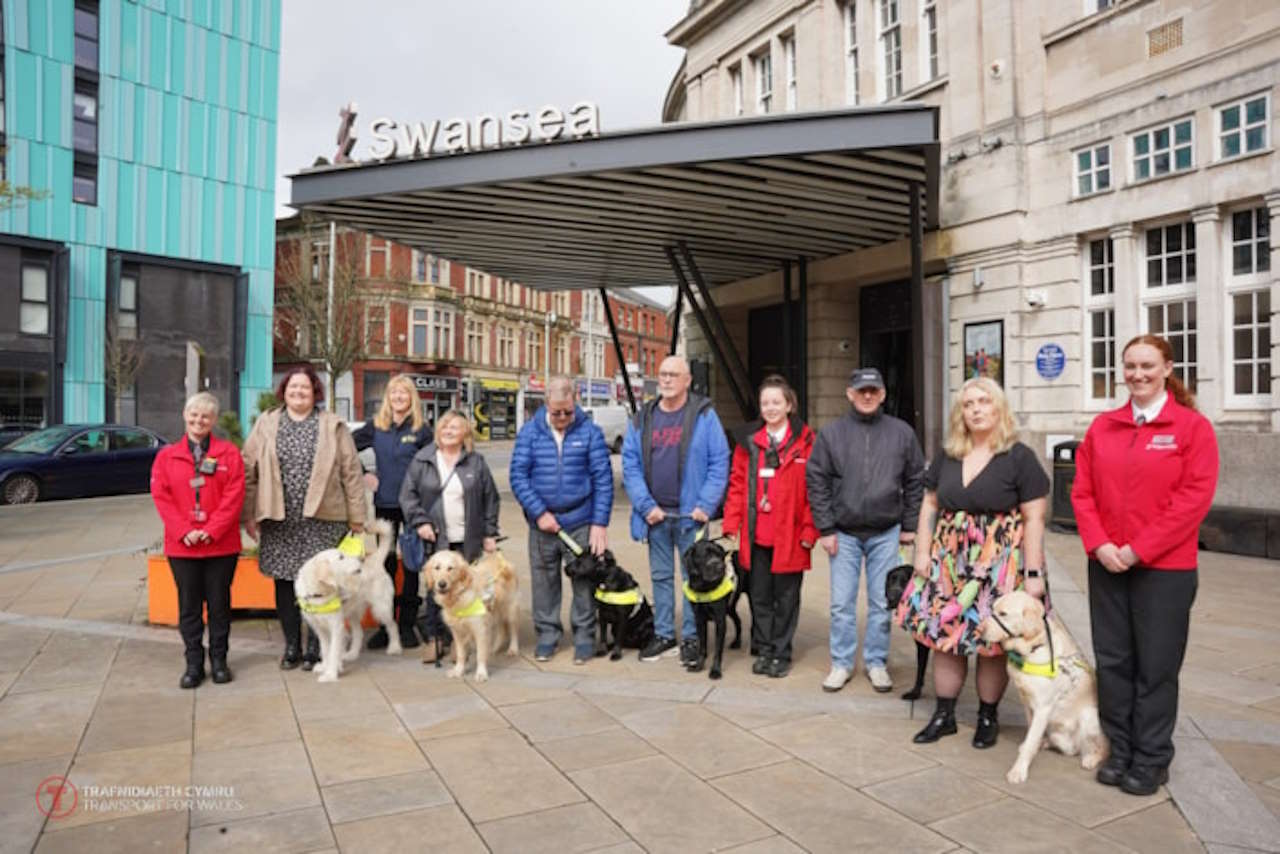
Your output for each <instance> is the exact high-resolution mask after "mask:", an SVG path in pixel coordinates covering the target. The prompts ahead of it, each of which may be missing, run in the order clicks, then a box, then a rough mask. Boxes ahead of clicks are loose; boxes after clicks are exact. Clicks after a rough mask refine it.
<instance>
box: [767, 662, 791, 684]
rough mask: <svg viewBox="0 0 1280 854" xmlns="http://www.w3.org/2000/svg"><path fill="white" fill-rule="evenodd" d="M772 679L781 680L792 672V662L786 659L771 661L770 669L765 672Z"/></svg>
mask: <svg viewBox="0 0 1280 854" xmlns="http://www.w3.org/2000/svg"><path fill="white" fill-rule="evenodd" d="M765 672H766V673H768V674H769V678H771V679H781V678H782V677H783V676H786V675H787V674H788V673H790V672H791V662H790V661H787V660H786V659H785V658H774V659H770V661H769V669H768V670H767V671H765Z"/></svg>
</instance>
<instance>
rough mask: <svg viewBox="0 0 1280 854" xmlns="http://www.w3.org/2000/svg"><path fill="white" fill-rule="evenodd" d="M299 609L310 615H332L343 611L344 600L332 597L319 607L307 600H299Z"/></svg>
mask: <svg viewBox="0 0 1280 854" xmlns="http://www.w3.org/2000/svg"><path fill="white" fill-rule="evenodd" d="M298 607H299V608H301V609H302V610H303V611H306V612H307V613H308V614H332V613H334V612H335V611H341V610H342V599H341V598H340V597H338V596H331V597H329V598H328V599H326V600H324V601H323V602H321V603H320V604H318V605H312V604H311V603H310V602H308V601H307V600H305V599H299V600H298Z"/></svg>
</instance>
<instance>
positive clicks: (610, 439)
mask: <svg viewBox="0 0 1280 854" xmlns="http://www.w3.org/2000/svg"><path fill="white" fill-rule="evenodd" d="M582 408H583V409H584V410H586V413H587V416H588V417H589V418H590V419H591V420H592V421H594V422H596V424H597V425H599V427H600V430H601V432H603V433H604V443H605V444H606V445H608V446H609V450H611V451H613V452H614V453H615V454H620V453H622V437H623V436H625V435H626V434H627V422H628V421H630V420H631V410H630V409H627V408H626V407H625V406H584V407H582Z"/></svg>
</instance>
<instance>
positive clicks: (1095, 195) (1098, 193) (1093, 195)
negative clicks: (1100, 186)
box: [1067, 184, 1119, 204]
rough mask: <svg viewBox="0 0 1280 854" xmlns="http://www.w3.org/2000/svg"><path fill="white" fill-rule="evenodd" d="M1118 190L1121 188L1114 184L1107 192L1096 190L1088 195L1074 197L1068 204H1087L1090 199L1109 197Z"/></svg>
mask: <svg viewBox="0 0 1280 854" xmlns="http://www.w3.org/2000/svg"><path fill="white" fill-rule="evenodd" d="M1117 189H1119V188H1118V187H1117V186H1116V185H1115V184H1112V185H1111V186H1110V187H1107V189H1105V190H1094V191H1093V192H1092V193H1087V194H1085V195H1083V196H1072V197H1071V198H1070V199H1068V200H1067V203H1068V204H1070V203H1071V202H1087V201H1089V200H1090V199H1096V198H1098V197H1099V196H1109V195H1111V194H1112V193H1114V192H1115V191H1116V190H1117Z"/></svg>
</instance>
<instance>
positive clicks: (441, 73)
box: [276, 0, 689, 215]
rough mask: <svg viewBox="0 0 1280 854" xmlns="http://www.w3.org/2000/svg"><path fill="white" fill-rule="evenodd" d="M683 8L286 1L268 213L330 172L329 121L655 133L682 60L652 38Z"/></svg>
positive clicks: (527, 1)
mask: <svg viewBox="0 0 1280 854" xmlns="http://www.w3.org/2000/svg"><path fill="white" fill-rule="evenodd" d="M688 5H689V0H358V2H351V0H343V2H338V0H284V21H283V26H282V45H281V50H280V106H279V126H278V129H277V139H278V143H277V154H276V168H277V170H278V171H279V176H280V177H279V178H278V180H277V182H276V206H277V211H278V212H279V213H280V214H281V215H288V214H289V213H291V212H292V210H291V209H290V208H288V207H287V206H286V203H287V202H288V200H289V196H290V187H289V183H290V182H289V181H288V179H287V178H286V177H285V176H287V175H290V174H292V173H293V172H296V171H297V170H298V169H300V168H303V167H306V166H310V165H311V164H312V162H313V161H314V160H315V158H316V157H317V156H324V157H326V158H332V157H333V154H334V149H335V147H336V146H335V144H334V137H335V134H336V133H337V129H338V121H339V119H338V109H339V108H340V107H341V106H342V105H343V104H346V103H347V102H349V101H355V102H356V104H357V105H358V107H359V113H360V117H359V119H358V120H357V123H356V126H357V135H358V136H359V137H360V139H359V141H358V142H357V143H356V149H355V151H354V152H353V156H354V157H355V159H357V160H361V159H367V158H368V156H369V153H368V151H369V149H368V146H369V143H370V140H369V138H368V136H369V134H368V122H369V121H370V120H371V119H373V118H375V117H378V116H388V117H391V118H395V119H397V120H400V121H425V122H429V121H431V120H432V119H440V120H442V121H443V120H445V119H448V118H452V117H455V116H458V117H463V118H466V119H468V120H469V119H472V118H474V117H475V116H476V115H478V114H480V113H494V114H499V115H501V114H503V113H505V112H507V111H508V110H512V109H528V110H530V111H533V110H536V109H537V108H538V107H541V106H542V105H544V104H554V105H556V106H558V107H560V109H562V110H565V111H567V110H568V109H569V108H570V107H571V106H572V105H573V104H574V103H576V102H578V101H584V100H586V101H594V102H595V103H596V104H598V105H599V107H600V125H601V130H602V132H604V133H608V132H610V131H616V130H621V129H622V128H629V127H642V126H648V125H656V124H658V123H659V120H660V117H661V110H662V98H663V96H664V95H665V94H666V91H667V85H668V84H669V83H670V82H671V78H672V76H673V75H674V74H675V70H676V68H677V67H678V66H679V64H680V57H681V51H680V50H678V49H676V48H673V47H671V46H669V45H668V44H667V43H666V40H665V39H664V38H663V37H662V34H663V33H664V32H665V31H666V30H667V29H669V28H670V27H671V26H672V25H673V24H675V23H676V22H677V21H679V20H680V18H681V17H682V16H683V15H684V13H685V11H686V10H687V9H688Z"/></svg>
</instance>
